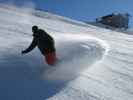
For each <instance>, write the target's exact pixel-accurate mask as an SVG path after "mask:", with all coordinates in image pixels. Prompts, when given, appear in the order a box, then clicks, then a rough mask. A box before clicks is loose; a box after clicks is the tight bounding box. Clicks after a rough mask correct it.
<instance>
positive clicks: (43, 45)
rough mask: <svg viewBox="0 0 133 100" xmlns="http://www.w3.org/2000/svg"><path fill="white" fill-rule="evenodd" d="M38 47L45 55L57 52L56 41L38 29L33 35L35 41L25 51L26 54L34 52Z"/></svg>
mask: <svg viewBox="0 0 133 100" xmlns="http://www.w3.org/2000/svg"><path fill="white" fill-rule="evenodd" d="M36 46H37V47H38V48H39V50H40V51H41V53H42V54H43V55H46V54H48V53H51V52H55V46H54V40H53V38H52V37H51V36H50V35H48V34H47V33H46V32H45V31H44V30H41V29H38V30H37V31H36V32H34V33H33V40H32V43H31V44H30V46H29V47H28V48H27V49H26V50H25V53H28V52H30V51H32V50H33V49H34V48H35V47H36Z"/></svg>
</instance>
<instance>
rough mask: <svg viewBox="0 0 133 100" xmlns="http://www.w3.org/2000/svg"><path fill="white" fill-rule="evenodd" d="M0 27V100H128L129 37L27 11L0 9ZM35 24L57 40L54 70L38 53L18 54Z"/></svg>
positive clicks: (131, 84)
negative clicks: (58, 61) (57, 60)
mask: <svg viewBox="0 0 133 100" xmlns="http://www.w3.org/2000/svg"><path fill="white" fill-rule="evenodd" d="M37 13H38V12H37ZM46 15H47V16H46ZM0 22H1V23H0V42H1V44H0V48H1V49H0V79H1V82H0V99H2V100H8V99H9V100H18V99H19V100H29V99H31V100H46V99H48V100H132V98H133V69H132V67H133V47H132V44H133V36H131V35H126V34H122V33H119V32H115V31H111V30H106V29H102V28H98V27H95V26H91V25H86V24H84V23H81V22H77V21H73V20H69V19H67V18H63V17H59V16H57V15H53V14H49V13H45V14H44V17H43V15H41V17H37V16H36V15H35V11H32V10H31V9H28V10H27V9H23V10H22V9H21V10H20V9H16V8H10V9H9V8H7V7H2V6H1V7H0ZM34 24H37V25H39V26H40V27H41V28H43V29H46V31H48V32H49V33H50V34H51V35H52V36H53V37H54V38H55V40H56V47H57V54H58V57H59V59H63V60H62V61H61V62H60V63H59V64H57V65H56V67H55V68H50V69H49V68H48V67H49V66H47V64H45V62H44V61H43V57H42V56H41V54H40V52H39V51H38V50H37V49H36V50H34V51H32V52H31V53H29V54H27V55H21V53H20V52H21V50H22V49H24V48H26V47H27V46H28V45H29V44H30V42H31V37H32V36H31V35H32V33H31V26H32V25H34ZM69 55H70V56H69ZM46 69H48V70H46ZM40 71H41V72H40Z"/></svg>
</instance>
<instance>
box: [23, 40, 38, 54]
mask: <svg viewBox="0 0 133 100" xmlns="http://www.w3.org/2000/svg"><path fill="white" fill-rule="evenodd" d="M36 45H37V40H36V38H33V40H32V43H31V44H30V46H29V47H28V48H27V49H26V50H24V51H22V54H25V53H28V52H30V51H32V50H33V49H34V48H35V47H36Z"/></svg>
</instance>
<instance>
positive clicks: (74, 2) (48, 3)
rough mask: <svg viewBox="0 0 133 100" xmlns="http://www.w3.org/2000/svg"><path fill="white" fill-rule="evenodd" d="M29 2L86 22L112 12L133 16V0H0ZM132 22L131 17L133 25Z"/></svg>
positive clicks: (18, 2) (15, 2)
mask: <svg viewBox="0 0 133 100" xmlns="http://www.w3.org/2000/svg"><path fill="white" fill-rule="evenodd" d="M28 2H33V3H34V4H35V7H36V8H38V9H41V10H47V11H49V12H52V13H55V14H58V15H61V16H66V17H69V18H72V19H75V20H79V21H84V22H90V21H94V20H95V18H97V17H100V16H103V15H107V14H110V13H119V12H122V13H126V12H128V13H129V14H130V15H131V16H133V6H132V4H133V0H0V3H12V4H15V5H19V6H23V5H25V4H27V3H28ZM132 23H133V21H132V18H131V20H130V25H131V26H133V24H132Z"/></svg>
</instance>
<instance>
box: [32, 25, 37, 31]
mask: <svg viewBox="0 0 133 100" xmlns="http://www.w3.org/2000/svg"><path fill="white" fill-rule="evenodd" d="M37 30H38V26H36V25H34V26H32V32H33V33H35V32H36V31H37Z"/></svg>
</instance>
